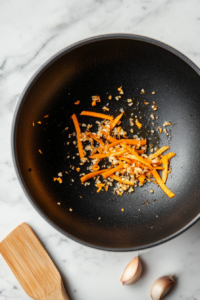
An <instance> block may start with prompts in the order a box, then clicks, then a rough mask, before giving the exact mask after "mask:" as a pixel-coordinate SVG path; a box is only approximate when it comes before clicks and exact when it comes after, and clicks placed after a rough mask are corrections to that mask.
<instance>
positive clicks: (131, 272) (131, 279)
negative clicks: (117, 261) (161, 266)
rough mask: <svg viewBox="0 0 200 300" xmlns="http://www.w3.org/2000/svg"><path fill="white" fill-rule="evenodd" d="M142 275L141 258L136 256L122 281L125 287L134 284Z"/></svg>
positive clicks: (125, 271)
mask: <svg viewBox="0 0 200 300" xmlns="http://www.w3.org/2000/svg"><path fill="white" fill-rule="evenodd" d="M141 273H142V265H141V262H140V259H139V257H137V256H135V257H134V258H133V259H132V260H131V262H130V263H129V264H128V266H127V267H126V269H125V270H124V273H123V275H122V277H121V279H120V281H121V283H122V284H123V285H129V284H133V283H135V282H136V281H138V279H139V278H140V275H141Z"/></svg>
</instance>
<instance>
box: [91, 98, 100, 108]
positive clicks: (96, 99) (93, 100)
mask: <svg viewBox="0 0 200 300" xmlns="http://www.w3.org/2000/svg"><path fill="white" fill-rule="evenodd" d="M97 102H101V99H100V96H92V106H96V105H97Z"/></svg>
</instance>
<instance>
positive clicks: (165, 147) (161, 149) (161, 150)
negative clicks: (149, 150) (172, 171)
mask: <svg viewBox="0 0 200 300" xmlns="http://www.w3.org/2000/svg"><path fill="white" fill-rule="evenodd" d="M168 149H169V146H163V147H161V148H160V149H159V150H158V151H156V152H155V153H153V154H150V155H149V158H150V159H154V158H156V157H158V156H160V155H161V154H162V153H163V152H165V151H166V150H168Z"/></svg>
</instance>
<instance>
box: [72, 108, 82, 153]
mask: <svg viewBox="0 0 200 300" xmlns="http://www.w3.org/2000/svg"><path fill="white" fill-rule="evenodd" d="M71 118H72V120H73V122H74V126H75V130H76V138H77V143H78V152H79V156H80V159H82V158H84V153H83V144H82V142H81V130H80V126H79V122H78V119H77V117H76V115H75V114H73V115H72V116H71Z"/></svg>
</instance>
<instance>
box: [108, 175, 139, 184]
mask: <svg viewBox="0 0 200 300" xmlns="http://www.w3.org/2000/svg"><path fill="white" fill-rule="evenodd" d="M109 177H111V178H112V179H114V180H116V181H119V182H121V183H124V184H128V185H134V183H133V182H131V181H129V180H126V179H125V180H124V179H122V178H121V177H119V176H117V175H114V174H113V175H110V176H109Z"/></svg>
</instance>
